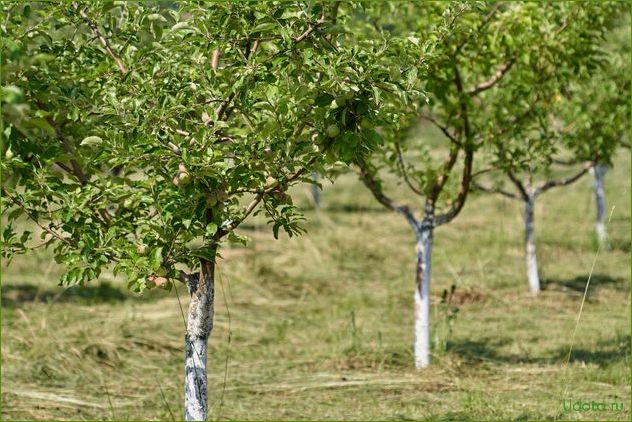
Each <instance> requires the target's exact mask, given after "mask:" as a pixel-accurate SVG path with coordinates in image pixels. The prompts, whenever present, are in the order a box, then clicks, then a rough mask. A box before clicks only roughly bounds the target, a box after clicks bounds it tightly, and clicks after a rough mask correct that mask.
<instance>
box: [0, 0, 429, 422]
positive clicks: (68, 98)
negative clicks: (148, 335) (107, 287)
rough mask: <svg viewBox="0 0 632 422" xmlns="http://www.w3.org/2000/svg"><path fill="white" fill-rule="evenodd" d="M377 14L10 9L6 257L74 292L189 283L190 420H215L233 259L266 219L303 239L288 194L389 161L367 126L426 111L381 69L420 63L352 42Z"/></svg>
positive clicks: (130, 5)
mask: <svg viewBox="0 0 632 422" xmlns="http://www.w3.org/2000/svg"><path fill="white" fill-rule="evenodd" d="M362 7H363V6H362V5H361V4H356V3H340V2H326V3H323V2H300V3H299V2H296V3H285V2H273V3H265V4H257V3H252V2H251V3H242V2H218V3H214V4H212V5H210V4H206V3H203V2H178V3H165V5H162V3H143V2H102V3H78V2H73V3H33V4H29V3H3V4H2V18H1V19H2V22H1V25H0V30H1V31H2V39H3V43H2V67H3V72H2V101H3V107H2V120H3V122H4V127H3V131H2V151H3V156H4V159H3V160H2V164H1V166H2V167H1V170H2V175H3V178H2V197H3V202H2V216H3V222H4V229H3V233H2V242H3V248H2V249H3V255H4V256H5V257H6V258H8V259H9V260H10V258H11V257H12V256H13V255H15V254H20V253H25V252H27V251H29V250H32V249H34V248H39V247H42V246H44V247H47V248H51V249H52V253H53V255H54V257H55V260H56V261H57V262H58V263H60V264H62V265H63V266H64V267H65V272H64V274H63V276H62V278H61V281H60V283H61V284H84V283H86V282H88V281H90V280H93V279H96V278H97V277H99V275H100V274H102V273H103V271H104V270H107V269H108V268H110V267H111V266H112V267H113V268H112V269H113V273H114V275H117V274H120V275H124V276H125V278H126V279H127V281H128V286H129V288H130V289H131V290H133V291H135V292H143V291H144V290H146V289H151V288H155V287H162V288H166V289H170V288H172V286H173V284H172V283H173V282H174V281H181V282H183V283H185V284H186V286H187V287H188V291H189V293H190V301H189V307H188V313H187V323H186V333H185V347H184V349H185V396H184V418H185V419H186V420H205V419H206V418H207V416H208V415H207V374H206V361H207V346H208V339H209V337H210V335H211V333H212V330H213V303H214V277H215V276H214V271H215V266H216V263H217V259H218V257H219V250H220V248H221V246H222V244H223V243H224V242H226V241H243V240H244V239H243V237H241V236H239V235H238V234H236V232H235V230H236V229H237V228H238V227H239V226H240V224H241V223H242V222H243V221H244V220H246V219H247V218H248V217H249V216H252V215H254V214H257V213H262V214H264V215H265V216H267V218H268V220H269V223H270V224H271V226H272V230H273V232H274V235H275V237H276V236H278V232H279V229H284V230H285V231H286V232H287V233H288V234H289V235H290V236H292V235H296V234H299V233H301V231H302V229H301V227H300V225H299V223H300V222H301V215H300V213H299V212H298V210H297V208H296V207H294V206H293V204H292V198H291V196H290V195H289V193H288V188H289V187H290V186H292V185H295V184H297V183H300V182H310V181H311V179H310V174H311V172H324V171H326V170H327V168H328V166H329V165H330V164H331V163H335V162H337V161H338V160H347V161H348V160H349V157H352V156H353V155H355V154H357V153H358V151H364V152H366V151H368V150H370V149H372V148H375V147H376V146H377V144H378V143H379V142H380V137H379V135H378V134H377V133H376V131H375V130H374V129H373V128H372V127H368V126H367V125H362V124H361V123H362V122H364V121H365V120H367V121H370V120H373V119H378V118H380V116H381V115H382V113H384V112H388V113H390V114H391V115H396V111H397V110H398V109H404V108H403V107H401V106H400V104H403V103H404V102H406V101H408V100H407V98H409V97H413V98H412V100H410V101H411V102H418V101H419V99H418V98H416V97H415V95H417V94H416V93H418V92H419V91H416V90H411V91H407V90H405V89H404V88H402V87H393V86H391V85H389V84H388V78H389V75H388V72H387V71H385V70H384V67H383V63H384V62H391V63H397V64H398V65H399V66H413V65H415V64H416V63H417V62H418V60H419V56H420V54H419V51H418V50H419V48H418V46H417V45H416V44H414V43H410V42H409V41H408V40H405V39H403V40H400V39H397V38H396V37H395V36H387V35H385V36H384V37H381V38H379V39H370V38H368V37H364V38H362V39H355V38H354V35H353V33H354V32H353V31H354V25H357V21H356V20H354V19H352V17H353V16H354V15H355V14H356V11H357V10H359V9H361V8H362ZM360 32H361V31H360ZM25 220H29V221H30V225H27V224H25V223H24V221H25ZM33 228H35V229H33Z"/></svg>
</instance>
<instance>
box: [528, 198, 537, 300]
mask: <svg viewBox="0 0 632 422" xmlns="http://www.w3.org/2000/svg"><path fill="white" fill-rule="evenodd" d="M534 207H535V197H534V196H529V198H528V199H527V200H525V202H524V229H525V261H526V264H527V280H528V281H529V291H530V292H531V293H534V294H537V293H538V292H539V291H540V276H539V275H538V259H537V257H536V250H535V226H534V223H535V221H534Z"/></svg>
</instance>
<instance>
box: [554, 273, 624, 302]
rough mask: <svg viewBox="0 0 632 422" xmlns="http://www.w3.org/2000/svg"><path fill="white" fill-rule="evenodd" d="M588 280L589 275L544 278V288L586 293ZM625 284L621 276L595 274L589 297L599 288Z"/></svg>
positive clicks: (591, 280)
mask: <svg viewBox="0 0 632 422" xmlns="http://www.w3.org/2000/svg"><path fill="white" fill-rule="evenodd" d="M587 281H588V275H582V276H578V277H575V278H572V279H567V280H563V279H555V278H549V279H543V280H542V289H543V290H572V291H575V292H579V293H584V290H585V289H586V282H587ZM624 285H625V279H623V278H621V277H616V278H614V277H610V276H609V275H605V274H593V275H592V277H591V278H590V288H589V289H588V293H587V298H588V297H590V295H591V294H592V293H593V292H594V291H595V290H596V289H598V288H601V287H614V288H620V287H621V286H624Z"/></svg>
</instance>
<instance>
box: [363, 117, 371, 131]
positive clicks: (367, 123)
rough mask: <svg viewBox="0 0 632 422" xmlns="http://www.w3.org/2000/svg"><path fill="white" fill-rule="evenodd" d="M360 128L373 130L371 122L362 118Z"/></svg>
mask: <svg viewBox="0 0 632 422" xmlns="http://www.w3.org/2000/svg"><path fill="white" fill-rule="evenodd" d="M360 128H362V129H372V128H373V123H372V122H371V120H369V119H367V118H364V119H362V120H360Z"/></svg>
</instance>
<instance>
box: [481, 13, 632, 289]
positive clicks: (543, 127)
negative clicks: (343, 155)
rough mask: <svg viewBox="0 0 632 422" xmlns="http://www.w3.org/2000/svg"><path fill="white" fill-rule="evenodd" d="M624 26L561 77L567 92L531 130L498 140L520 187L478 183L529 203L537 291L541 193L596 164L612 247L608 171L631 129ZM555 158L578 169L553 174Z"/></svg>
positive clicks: (600, 207) (601, 216)
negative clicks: (573, 70)
mask: <svg viewBox="0 0 632 422" xmlns="http://www.w3.org/2000/svg"><path fill="white" fill-rule="evenodd" d="M612 23H616V21H614V22H611V24H612ZM619 25H620V23H619ZM626 27H627V28H629V26H627V24H625V25H624V26H623V29H625V28H626ZM620 32H621V27H615V29H614V30H613V31H610V32H609V33H608V34H607V35H608V36H607V37H606V39H605V41H604V42H601V43H599V44H597V45H596V46H595V49H596V52H595V54H594V56H595V58H596V59H597V60H596V61H594V62H592V61H591V62H589V63H588V66H587V67H586V68H584V69H580V70H579V71H578V73H577V77H576V78H573V80H568V81H566V83H565V84H560V92H559V93H558V94H556V95H555V96H554V97H553V99H552V101H550V102H545V103H543V104H542V112H541V118H540V119H539V120H537V121H533V126H532V127H531V128H529V129H530V130H528V131H525V132H524V133H523V135H522V136H521V137H519V138H516V139H515V140H513V142H509V143H508V142H506V141H504V140H501V141H500V142H495V143H493V144H492V145H491V150H492V151H493V155H494V158H495V160H496V162H497V163H500V165H501V167H502V169H503V171H504V173H505V175H506V176H507V179H506V180H508V181H509V182H510V183H511V184H512V185H513V186H514V188H515V191H514V192H508V191H507V190H505V189H504V188H503V186H502V185H503V183H502V181H500V182H499V181H497V183H496V184H495V186H494V187H493V188H489V187H485V186H484V185H481V184H477V187H478V188H479V189H481V190H483V191H488V192H497V193H500V194H503V195H504V196H506V197H509V198H514V199H519V200H521V201H523V202H524V223H525V262H526V269H527V280H528V282H529V290H530V291H531V292H532V293H538V292H539V291H540V276H539V271H538V264H537V257H536V244H535V220H534V218H535V217H534V211H535V209H534V208H535V201H536V199H537V198H538V196H539V195H540V194H541V193H544V192H546V191H548V190H549V189H552V188H554V187H561V186H567V185H570V184H571V183H574V182H575V181H577V180H579V179H580V177H581V176H583V175H584V174H586V173H587V172H588V171H589V170H592V172H593V174H594V187H595V197H596V204H597V224H596V229H597V239H598V242H599V244H600V245H601V247H607V233H606V227H605V218H606V210H605V193H604V184H603V178H604V174H605V169H606V166H608V165H611V164H612V157H613V155H614V154H615V152H616V150H617V148H618V147H619V146H620V145H621V144H622V142H624V143H625V139H626V137H627V136H628V135H629V130H630V51H629V36H628V37H623V38H624V39H626V40H627V41H622V39H621V38H619V39H618V40H617V34H619V33H620ZM627 34H628V35H629V29H628V31H627ZM619 37H620V36H619ZM626 43H627V47H625V44H626ZM555 165H562V166H564V167H569V166H574V167H578V169H577V170H576V173H575V174H573V175H570V176H568V177H561V178H554V177H553V174H554V173H559V170H558V171H556V168H555V167H556V166H555ZM536 179H541V181H540V182H537V181H536Z"/></svg>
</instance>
